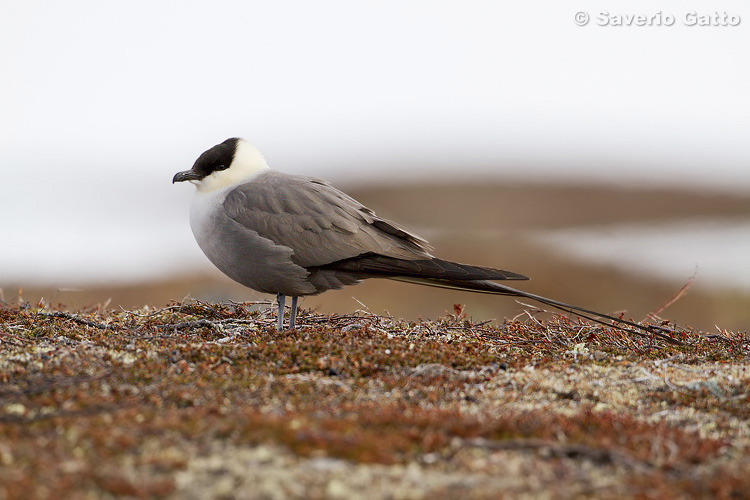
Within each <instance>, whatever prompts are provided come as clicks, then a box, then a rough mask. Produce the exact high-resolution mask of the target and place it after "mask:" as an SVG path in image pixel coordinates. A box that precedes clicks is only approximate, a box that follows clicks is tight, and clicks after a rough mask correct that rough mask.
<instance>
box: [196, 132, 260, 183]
mask: <svg viewBox="0 0 750 500" xmlns="http://www.w3.org/2000/svg"><path fill="white" fill-rule="evenodd" d="M267 168H268V164H267V163H266V159H265V158H263V155H262V154H261V153H260V151H258V149H257V148H256V147H255V146H253V145H252V144H250V143H249V142H247V141H245V140H242V139H240V140H239V142H238V143H237V149H236V150H235V152H234V159H233V160H232V164H231V165H230V166H229V168H228V169H226V170H219V171H217V172H213V173H212V174H211V175H208V176H206V177H204V178H203V179H202V180H201V181H199V182H197V183H196V186H198V191H201V192H211V191H216V190H218V189H223V188H226V187H229V186H234V185H235V184H239V183H240V182H242V181H247V180H250V179H252V178H253V177H255V176H256V175H258V174H259V173H261V172H263V171H264V170H266V169H267Z"/></svg>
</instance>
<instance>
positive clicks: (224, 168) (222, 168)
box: [214, 165, 229, 171]
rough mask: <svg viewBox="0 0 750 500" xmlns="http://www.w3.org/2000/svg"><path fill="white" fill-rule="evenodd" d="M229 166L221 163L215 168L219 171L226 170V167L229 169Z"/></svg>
mask: <svg viewBox="0 0 750 500" xmlns="http://www.w3.org/2000/svg"><path fill="white" fill-rule="evenodd" d="M228 168H229V167H228V166H227V165H219V166H218V167H216V168H215V169H214V170H217V171H218V170H226V169H228Z"/></svg>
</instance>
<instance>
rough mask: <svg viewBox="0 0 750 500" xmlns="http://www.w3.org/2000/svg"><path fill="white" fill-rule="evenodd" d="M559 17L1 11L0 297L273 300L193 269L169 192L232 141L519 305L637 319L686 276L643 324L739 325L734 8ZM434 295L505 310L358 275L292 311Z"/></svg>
mask: <svg viewBox="0 0 750 500" xmlns="http://www.w3.org/2000/svg"><path fill="white" fill-rule="evenodd" d="M566 4H567V5H563V4H561V3H560V2H554V1H552V0H549V1H536V2H525V3H520V4H517V5H505V4H503V5H501V4H500V3H499V2H494V1H472V0H469V1H465V2H456V1H450V2H448V1H434V0H433V1H416V0H415V1H406V2H404V1H395V0H381V1H377V2H374V1H373V2H369V1H366V2H345V1H318V2H303V1H301V0H289V1H280V2H258V1H234V2H233V1H210V2H209V1H185V2H178V1H148V2H146V1H138V0H136V1H131V2H128V3H127V4H121V5H119V4H118V5H116V4H112V3H109V2H95V1H93V0H91V1H88V0H78V1H76V0H73V1H68V2H52V1H34V0H31V1H25V2H4V3H3V4H2V6H0V10H1V11H2V15H0V64H2V68H3V78H2V79H0V108H1V109H2V113H0V174H1V175H0V213H2V225H1V226H0V288H1V289H2V296H1V297H0V298H2V299H3V300H5V301H16V300H19V299H23V300H29V301H38V300H40V299H44V300H45V301H47V302H49V303H54V304H58V303H59V304H64V305H66V306H67V307H70V308H78V307H85V306H102V305H106V306H107V307H118V306H123V307H135V306H142V305H144V304H150V305H153V306H163V305H166V304H167V303H168V302H169V301H170V300H181V299H183V298H185V297H193V298H199V299H208V300H229V299H232V300H250V299H252V300H256V299H264V298H270V297H268V296H264V295H261V294H256V293H254V292H252V291H249V290H246V289H244V288H242V287H241V286H239V285H236V284H234V283H233V282H231V281H230V280H229V279H228V278H225V277H223V276H222V275H221V274H220V273H219V272H218V271H216V270H214V269H213V268H212V266H211V265H210V263H209V262H208V261H207V259H206V258H205V257H204V256H203V255H202V254H201V252H200V250H199V248H198V246H197V244H196V243H195V241H194V239H193V237H192V234H191V232H190V228H189V223H188V207H189V203H190V199H191V197H192V194H193V193H192V191H193V190H194V188H193V187H192V186H189V185H174V186H173V185H172V184H171V178H172V176H173V174H174V173H175V172H177V171H179V170H185V169H187V168H189V167H190V166H191V165H192V163H193V162H194V160H195V159H196V158H197V156H198V155H199V154H200V153H201V152H203V151H204V150H205V149H207V148H209V147H211V146H213V145H214V144H216V143H218V142H221V141H223V140H224V139H226V138H228V137H234V136H240V137H244V138H246V139H248V140H250V141H251V142H253V143H254V144H255V145H256V146H258V147H259V148H260V149H261V151H263V153H264V154H265V156H266V158H267V160H268V162H269V164H270V165H271V166H272V168H276V169H278V170H282V171H285V172H289V173H297V174H304V175H311V176H316V177H322V178H325V179H327V180H329V181H331V182H332V183H333V184H334V185H336V186H337V187H339V188H342V189H344V190H346V191H347V192H349V193H350V194H352V195H354V196H355V197H356V198H358V199H359V200H360V201H362V202H364V203H365V204H366V205H368V206H370V208H372V209H374V210H376V211H377V212H378V213H379V214H380V215H382V216H385V217H388V218H392V219H394V220H397V221H399V222H400V223H402V224H403V225H405V226H407V227H408V228H410V229H412V230H414V231H416V232H417V233H419V234H421V235H422V236H424V237H426V238H428V239H429V240H430V241H431V243H433V245H434V246H435V247H436V252H435V253H436V254H437V255H439V256H441V257H443V258H448V259H454V260H459V261H464V262H470V263H474V264H481V265H487V266H494V267H499V268H502V269H508V270H512V271H516V272H520V273H523V274H526V275H528V276H530V277H531V278H532V280H531V281H529V282H524V283H519V286H520V287H522V288H523V289H524V290H527V291H530V292H534V293H538V294H542V295H546V296H549V297H552V298H556V299H558V300H563V301H567V302H571V303H575V304H577V305H581V306H585V307H590V308H597V309H599V310H602V311H603V312H619V311H625V315H626V316H628V317H632V318H634V319H637V320H640V319H643V318H644V317H645V316H646V314H648V313H649V312H651V311H655V310H657V309H658V308H659V307H660V306H661V305H662V304H664V303H666V302H667V301H668V300H669V299H670V297H672V296H673V295H674V294H675V293H676V292H677V291H678V290H679V289H680V288H681V287H682V286H683V285H685V284H686V283H687V282H688V281H689V280H690V279H691V278H692V277H695V282H694V283H693V285H692V286H691V287H690V288H689V290H688V292H687V293H686V294H685V295H684V296H682V297H681V298H680V300H678V301H677V302H676V303H675V304H673V305H671V306H670V307H669V308H667V309H666V310H664V311H663V312H661V313H660V316H662V317H664V318H666V319H670V320H673V321H676V322H678V323H679V324H681V325H689V326H692V327H694V328H699V329H703V330H712V331H714V330H715V327H719V328H726V329H733V330H747V328H748V324H750V259H748V258H747V256H748V255H750V168H749V167H750V141H748V130H750V93H748V91H747V89H748V88H750V63H748V61H749V60H750V58H749V57H748V55H749V54H748V52H750V36H748V26H750V10H748V9H747V8H746V4H745V3H744V2H739V1H722V2H719V3H717V2H715V1H710V2H709V1H696V2H692V3H691V4H690V6H688V7H686V6H685V4H684V3H683V2H678V1H661V2H657V3H654V2H646V1H635V2H629V3H627V4H624V3H614V2H613V3H610V4H602V3H601V2H593V1H580V2H577V3H570V2H567V3H566ZM639 15H640V16H643V18H636V17H632V16H639ZM643 19H645V21H644V20H643ZM637 24H646V25H645V26H638V25H637ZM691 24H695V25H691ZM701 24H707V25H701ZM457 303H458V304H464V305H465V306H466V309H465V311H466V312H467V314H468V315H469V316H470V317H472V318H473V319H474V320H477V321H480V320H487V319H496V320H498V321H499V322H502V321H503V320H504V319H505V318H512V317H514V316H516V315H517V314H519V313H521V312H522V311H523V310H524V309H525V306H524V305H522V304H519V303H517V302H516V301H514V300H513V299H511V298H503V297H500V298H498V297H488V296H484V295H472V294H467V293H456V292H450V291H442V290H433V289H427V288H423V287H415V286H414V285H407V284H401V283H394V282H387V281H381V280H370V281H368V282H366V283H364V284H362V285H359V286H356V287H349V288H347V289H345V290H342V291H336V292H329V293H326V294H324V295H321V296H318V297H310V298H307V299H305V300H304V302H303V306H304V307H307V308H313V309H316V310H320V311H322V312H340V313H347V312H352V311H354V310H356V309H362V308H363V307H366V308H368V309H369V310H371V311H372V312H375V313H379V314H380V313H384V312H386V311H387V312H389V313H390V314H393V315H396V316H399V317H405V318H409V319H417V318H418V317H424V318H435V317H437V316H440V315H442V314H444V313H445V312H446V311H449V312H452V311H453V304H457Z"/></svg>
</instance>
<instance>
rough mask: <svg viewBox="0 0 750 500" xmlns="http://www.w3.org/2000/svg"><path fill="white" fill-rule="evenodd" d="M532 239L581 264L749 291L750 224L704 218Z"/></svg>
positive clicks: (549, 234) (565, 232)
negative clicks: (569, 256) (554, 248)
mask: <svg viewBox="0 0 750 500" xmlns="http://www.w3.org/2000/svg"><path fill="white" fill-rule="evenodd" d="M536 238H537V239H538V240H540V241H542V242H544V243H545V244H549V245H555V246H557V247H558V248H559V249H561V250H562V251H564V252H567V253H568V254H569V255H571V256H574V257H576V258H578V259H581V260H583V261H585V262H592V263H597V264H608V265H614V266H616V267H618V268H619V269H621V270H623V271H628V272H632V273H634V274H641V275H643V274H646V275H655V276H659V277H662V278H666V279H670V280H674V281H677V282H681V283H684V282H687V280H688V279H690V277H691V276H692V275H693V274H696V281H697V283H700V284H701V285H705V286H711V287H732V288H740V289H746V290H747V289H750V221H748V220H730V219H702V220H693V221H689V222H679V223H670V224H665V225H636V224H628V225H616V226H608V227H597V228H586V229H567V230H560V231H552V232H544V233H539V234H537V235H536Z"/></svg>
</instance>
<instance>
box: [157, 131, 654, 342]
mask: <svg viewBox="0 0 750 500" xmlns="http://www.w3.org/2000/svg"><path fill="white" fill-rule="evenodd" d="M172 181H173V182H181V181H191V182H193V183H195V184H196V186H197V187H198V190H197V194H196V198H195V200H194V201H193V204H192V206H191V216H190V223H191V227H192V229H193V233H194V235H195V238H196V240H197V241H198V244H199V245H200V247H201V249H202V250H203V252H204V253H205V254H206V256H207V257H208V258H209V259H210V260H211V262H212V263H213V264H214V265H215V266H216V267H218V268H219V269H220V270H221V271H222V272H224V273H225V274H226V275H227V276H229V277H230V278H232V279H233V280H235V281H237V282H239V283H241V284H243V285H245V286H248V287H250V288H253V289H255V290H258V291H260V292H264V293H273V294H277V298H278V301H279V323H278V328H279V329H281V328H282V326H283V322H282V321H283V306H284V298H285V296H287V295H289V296H291V297H292V298H293V300H292V314H291V315H290V328H294V315H295V313H296V302H297V297H299V296H303V295H315V294H318V293H322V292H325V291H327V290H331V289H338V288H342V287H343V286H346V285H353V284H356V283H358V282H359V281H361V280H362V279H366V278H375V277H377V278H390V279H396V280H401V281H408V282H412V283H418V284H422V285H429V286H437V287H443V288H452V289H459V290H467V291H474V292H481V293H493V294H499V295H515V296H521V297H527V298H531V299H534V300H537V301H540V302H542V303H545V304H548V305H551V306H553V307H556V308H559V309H562V310H565V311H568V312H573V311H577V312H582V313H585V314H591V315H595V316H600V317H603V318H607V319H609V320H613V321H617V322H622V323H625V324H627V325H628V326H632V327H635V328H639V329H644V327H642V326H640V325H637V324H633V323H630V322H627V321H623V320H621V319H619V318H615V317H612V316H608V315H605V314H600V313H596V312H594V311H589V310H587V309H583V308H579V307H576V306H571V305H568V304H564V303H562V302H558V301H554V300H552V299H547V298H545V297H540V296H537V295H534V294H530V293H527V292H523V291H521V290H516V289H514V288H511V287H508V286H506V285H502V284H500V283H495V281H496V280H526V279H528V278H527V277H526V276H523V275H521V274H517V273H513V272H509V271H503V270H499V269H494V268H489V267H480V266H472V265H467V264H459V263H455V262H449V261H445V260H442V259H438V258H436V257H434V256H433V255H431V253H430V251H431V247H430V246H429V244H428V243H427V241H425V240H424V239H422V238H420V237H419V236H417V235H415V234H413V233H411V232H409V231H407V230H406V229H404V228H403V227H401V226H399V225H398V224H396V223H394V222H392V221H389V220H385V219H383V218H381V217H378V216H377V215H376V214H375V212H373V211H372V210H370V209H369V208H367V207H365V206H364V205H362V204H361V203H359V202H358V201H356V200H355V199H353V198H351V197H350V196H348V195H346V194H344V193H342V192H341V191H339V190H338V189H336V188H334V187H333V186H331V185H330V184H328V183H327V182H324V181H321V180H318V179H313V178H309V177H302V176H296V175H288V174H284V173H280V172H275V171H272V170H270V169H268V167H267V165H266V162H265V159H264V158H263V157H262V156H261V155H260V153H259V152H258V151H257V150H256V149H255V148H253V147H252V146H251V145H249V144H248V143H247V142H245V141H243V140H242V139H237V138H233V139H228V140H226V141H224V142H223V143H221V144H218V145H216V146H214V147H213V148H211V149H209V150H207V151H206V152H204V153H203V154H202V155H201V156H200V157H199V158H198V160H196V162H195V164H194V165H193V168H192V169H190V170H187V171H184V172H179V173H177V174H176V175H175V176H174V178H173V180H172Z"/></svg>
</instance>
